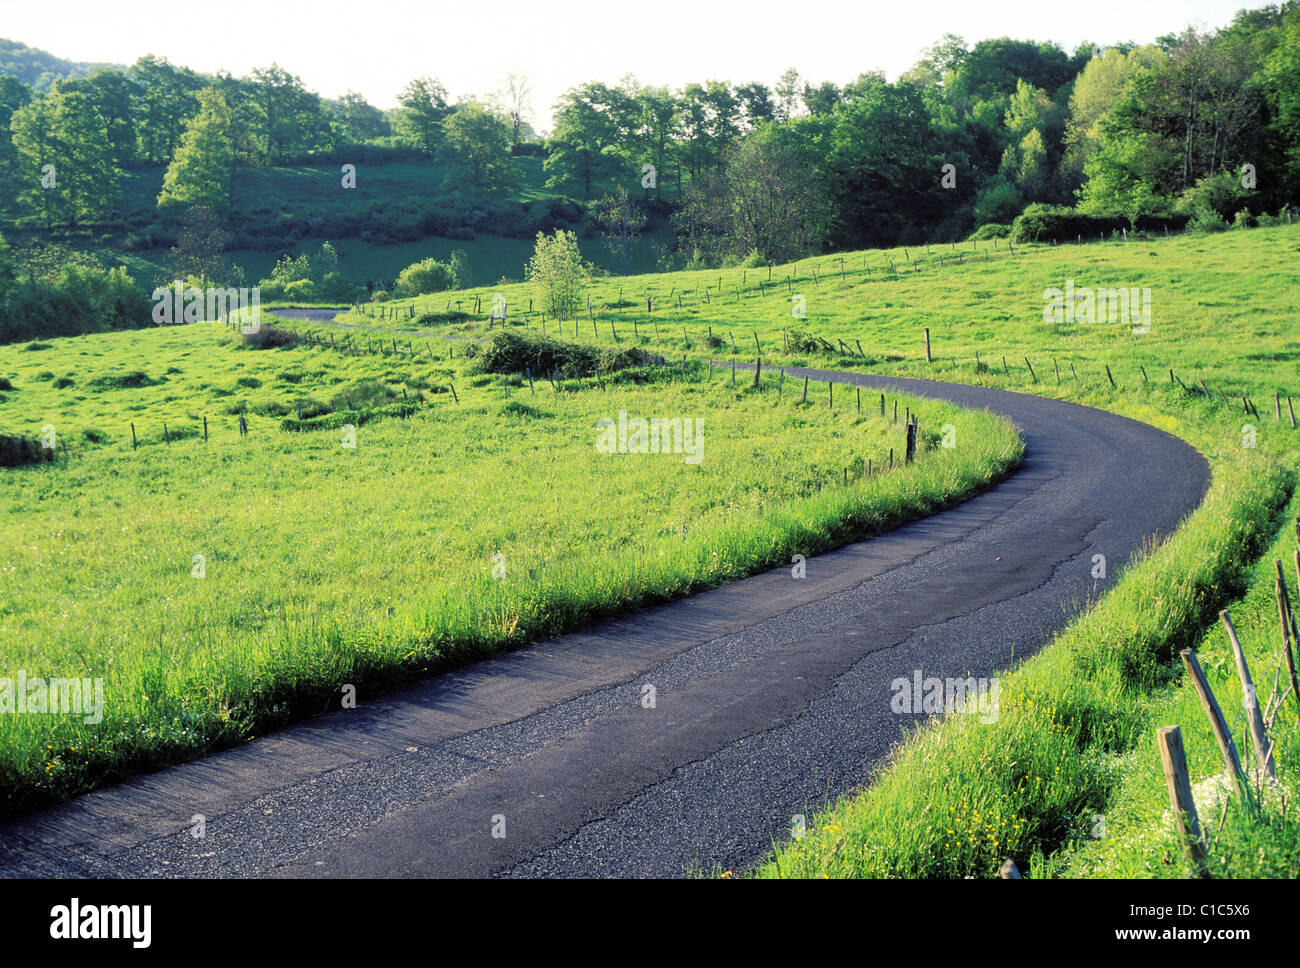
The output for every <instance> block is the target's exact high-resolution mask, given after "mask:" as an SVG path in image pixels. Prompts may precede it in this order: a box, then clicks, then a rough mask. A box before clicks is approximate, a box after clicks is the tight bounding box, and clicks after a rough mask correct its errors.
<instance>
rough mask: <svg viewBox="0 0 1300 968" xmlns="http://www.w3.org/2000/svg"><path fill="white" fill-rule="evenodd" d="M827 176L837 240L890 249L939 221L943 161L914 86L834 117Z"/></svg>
mask: <svg viewBox="0 0 1300 968" xmlns="http://www.w3.org/2000/svg"><path fill="white" fill-rule="evenodd" d="M834 124H835V126H834V129H833V131H832V133H831V139H830V145H829V148H828V151H827V153H826V159H825V162H824V170H825V172H826V176H825V177H826V181H827V184H828V187H829V190H830V193H831V199H832V201H833V204H834V208H835V213H836V218H835V230H834V238H835V241H836V242H837V243H839V244H842V245H871V246H879V245H890V244H894V243H895V242H897V241H898V240H899V239H900V238H901V237H902V235H903V233H904V232H905V231H906V230H907V229H908V228H909V227H915V226H923V225H927V224H930V223H932V222H934V221H935V220H937V218H938V216H939V214H940V209H941V206H942V205H943V204H945V200H944V199H942V198H941V197H940V196H939V195H937V194H936V192H935V191H933V189H932V186H933V185H934V184H935V180H936V178H937V172H938V171H939V159H938V158H937V157H936V154H935V147H936V144H935V138H934V131H933V128H932V125H931V118H930V114H929V111H928V110H927V108H926V104H925V100H924V98H923V97H922V94H921V92H920V90H919V89H918V88H917V87H915V86H914V85H910V84H898V85H885V84H882V85H877V86H876V87H873V88H871V89H870V90H869V91H868V92H867V93H866V94H865V95H863V96H862V97H859V98H857V99H856V100H854V101H853V102H852V103H850V104H846V105H844V106H843V107H841V109H840V110H839V111H837V112H836V113H835V115H834Z"/></svg>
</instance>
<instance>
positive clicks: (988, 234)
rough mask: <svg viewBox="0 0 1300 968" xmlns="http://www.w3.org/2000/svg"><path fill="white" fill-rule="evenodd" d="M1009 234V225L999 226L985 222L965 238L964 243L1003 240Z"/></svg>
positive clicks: (995, 223)
mask: <svg viewBox="0 0 1300 968" xmlns="http://www.w3.org/2000/svg"><path fill="white" fill-rule="evenodd" d="M1010 234H1011V226H1010V225H1001V224H999V223H997V222H986V223H985V224H984V225H981V226H980V227H979V228H977V229H976V230H975V231H974V232H972V233H971V234H970V235H969V236H967V238H966V241H967V242H984V241H987V240H988V239H1005V238H1006V237H1007V236H1008V235H1010Z"/></svg>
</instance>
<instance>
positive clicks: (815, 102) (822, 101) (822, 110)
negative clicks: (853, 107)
mask: <svg viewBox="0 0 1300 968" xmlns="http://www.w3.org/2000/svg"><path fill="white" fill-rule="evenodd" d="M840 97H841V95H840V89H839V86H838V85H837V84H836V83H835V82H834V81H822V82H821V84H819V85H818V86H817V87H813V86H812V85H810V84H805V85H804V88H803V103H804V104H806V105H808V113H809V114H830V113H831V112H832V111H833V110H835V105H837V104H839V103H840Z"/></svg>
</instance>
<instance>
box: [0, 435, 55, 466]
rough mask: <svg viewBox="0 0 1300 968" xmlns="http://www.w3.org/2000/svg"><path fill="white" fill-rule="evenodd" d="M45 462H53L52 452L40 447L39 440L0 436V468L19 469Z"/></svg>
mask: <svg viewBox="0 0 1300 968" xmlns="http://www.w3.org/2000/svg"><path fill="white" fill-rule="evenodd" d="M47 460H54V451H53V450H52V449H50V448H47V447H42V446H41V442H40V441H39V440H32V439H31V438H30V437H19V436H17V435H14V434H0V467H21V466H23V465H24V464H39V463H40V462H41V461H47Z"/></svg>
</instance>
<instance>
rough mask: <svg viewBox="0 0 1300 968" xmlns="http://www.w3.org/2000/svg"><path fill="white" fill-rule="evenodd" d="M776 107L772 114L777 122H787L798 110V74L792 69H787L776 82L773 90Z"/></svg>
mask: <svg viewBox="0 0 1300 968" xmlns="http://www.w3.org/2000/svg"><path fill="white" fill-rule="evenodd" d="M773 93H774V94H775V95H776V105H775V108H774V111H773V114H774V116H775V118H776V120H777V121H789V120H790V119H791V118H793V117H794V116H795V113H796V112H797V111H798V110H799V96H800V84H799V72H798V71H797V70H795V69H794V68H793V67H790V68H787V69H786V71H785V73H784V74H782V75H781V76H780V77H779V78H778V79H777V82H776V87H775V88H774V89H773Z"/></svg>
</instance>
